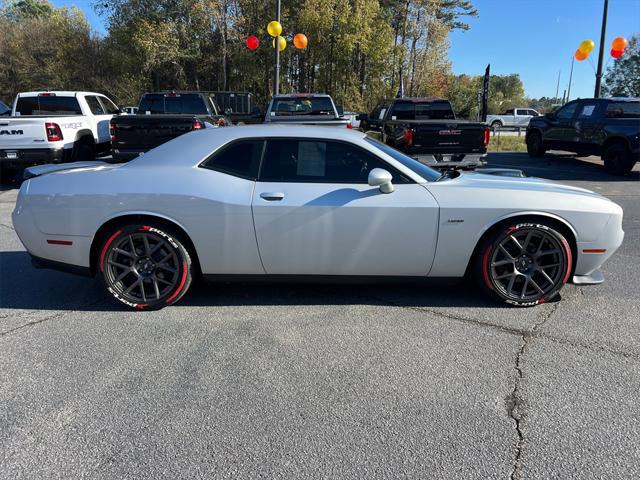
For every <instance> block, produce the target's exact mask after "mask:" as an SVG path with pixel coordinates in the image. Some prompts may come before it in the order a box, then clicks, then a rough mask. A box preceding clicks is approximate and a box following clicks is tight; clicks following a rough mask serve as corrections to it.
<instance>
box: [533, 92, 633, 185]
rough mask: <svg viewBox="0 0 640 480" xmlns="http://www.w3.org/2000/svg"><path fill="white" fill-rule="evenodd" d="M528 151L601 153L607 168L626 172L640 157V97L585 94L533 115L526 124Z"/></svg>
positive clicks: (612, 171) (615, 171) (611, 170)
mask: <svg viewBox="0 0 640 480" xmlns="http://www.w3.org/2000/svg"><path fill="white" fill-rule="evenodd" d="M526 140H527V151H528V152H529V155H530V156H532V157H542V156H543V155H544V154H545V152H546V151H547V150H563V151H567V152H575V153H576V154H577V155H578V156H587V155H600V156H601V157H602V160H603V162H604V167H605V169H606V170H607V171H609V172H611V173H615V174H625V173H628V172H630V171H631V170H632V169H633V166H634V165H635V164H636V162H638V161H639V160H640V98H583V99H579V100H574V101H572V102H569V103H567V104H566V105H564V106H563V107H561V108H560V109H558V110H556V111H555V112H552V113H547V114H546V115H544V116H541V117H534V118H532V119H531V121H530V123H529V127H528V128H527V136H526Z"/></svg>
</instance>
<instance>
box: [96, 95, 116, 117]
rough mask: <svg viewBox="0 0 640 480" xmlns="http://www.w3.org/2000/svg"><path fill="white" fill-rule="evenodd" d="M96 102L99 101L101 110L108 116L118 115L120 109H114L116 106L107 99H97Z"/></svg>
mask: <svg viewBox="0 0 640 480" xmlns="http://www.w3.org/2000/svg"><path fill="white" fill-rule="evenodd" d="M98 100H100V103H101V104H102V108H103V109H104V110H105V111H106V112H107V113H108V114H109V115H117V114H118V113H120V109H119V108H118V107H116V105H115V104H114V103H113V102H112V101H111V100H109V99H108V98H107V97H98Z"/></svg>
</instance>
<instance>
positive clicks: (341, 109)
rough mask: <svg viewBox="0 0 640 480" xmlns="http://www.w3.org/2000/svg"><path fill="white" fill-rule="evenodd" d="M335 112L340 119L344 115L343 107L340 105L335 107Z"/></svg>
mask: <svg viewBox="0 0 640 480" xmlns="http://www.w3.org/2000/svg"><path fill="white" fill-rule="evenodd" d="M336 110H337V111H338V115H339V116H341V117H342V116H343V115H344V107H343V106H342V105H336Z"/></svg>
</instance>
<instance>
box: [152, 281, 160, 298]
mask: <svg viewBox="0 0 640 480" xmlns="http://www.w3.org/2000/svg"><path fill="white" fill-rule="evenodd" d="M151 280H153V288H154V290H155V291H156V300H157V299H159V298H160V287H158V280H157V279H156V278H155V277H153V278H152V279H151Z"/></svg>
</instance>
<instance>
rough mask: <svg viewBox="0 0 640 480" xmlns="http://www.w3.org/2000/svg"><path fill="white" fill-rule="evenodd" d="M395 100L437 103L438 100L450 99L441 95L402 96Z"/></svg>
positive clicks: (445, 100)
mask: <svg viewBox="0 0 640 480" xmlns="http://www.w3.org/2000/svg"><path fill="white" fill-rule="evenodd" d="M394 101H396V102H413V103H418V102H420V103H422V102H426V103H436V102H448V101H449V100H447V99H446V98H439V97H402V98H395V99H394Z"/></svg>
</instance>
